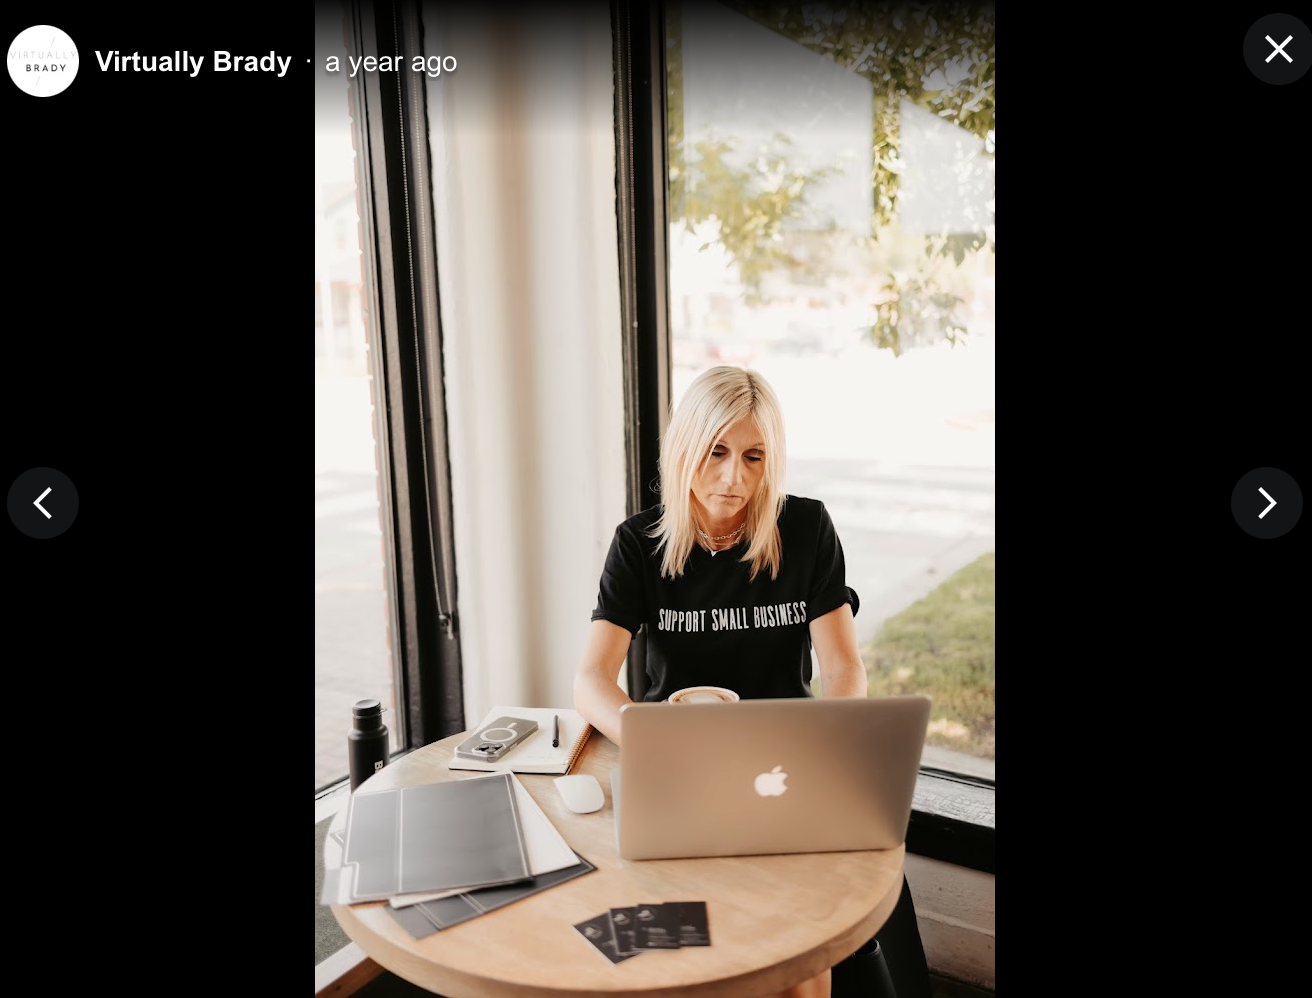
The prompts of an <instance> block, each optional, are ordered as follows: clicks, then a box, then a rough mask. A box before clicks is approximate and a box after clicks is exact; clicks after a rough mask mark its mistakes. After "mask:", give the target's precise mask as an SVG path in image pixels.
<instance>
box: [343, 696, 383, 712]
mask: <svg viewBox="0 0 1312 998" xmlns="http://www.w3.org/2000/svg"><path fill="white" fill-rule="evenodd" d="M386 709H387V708H386V707H384V706H383V705H382V704H381V703H379V702H378V701H377V700H375V699H373V698H372V697H370V698H368V699H365V700H357V701H355V703H354V704H352V705H351V713H352V714H353V715H354V716H355V717H377V716H379V715H380V714H382V712H383V711H385V710H386Z"/></svg>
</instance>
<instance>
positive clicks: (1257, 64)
mask: <svg viewBox="0 0 1312 998" xmlns="http://www.w3.org/2000/svg"><path fill="white" fill-rule="evenodd" d="M1244 65H1246V66H1247V67H1248V70H1249V72H1251V73H1252V74H1253V75H1254V76H1256V77H1257V78H1258V79H1259V80H1261V81H1262V82H1263V83H1269V84H1271V85H1272V86H1275V87H1280V86H1284V85H1285V84H1286V83H1297V82H1298V81H1299V80H1301V79H1302V78H1303V74H1304V73H1306V72H1307V71H1308V67H1309V66H1312V34H1309V32H1308V30H1307V25H1306V24H1304V23H1303V22H1302V21H1300V20H1299V19H1298V18H1296V17H1295V16H1294V15H1293V14H1267V15H1266V16H1265V17H1261V18H1258V19H1257V20H1256V21H1254V22H1253V26H1252V27H1251V28H1249V29H1248V33H1247V34H1246V35H1244Z"/></svg>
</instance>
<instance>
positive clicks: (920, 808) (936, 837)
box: [611, 0, 995, 873]
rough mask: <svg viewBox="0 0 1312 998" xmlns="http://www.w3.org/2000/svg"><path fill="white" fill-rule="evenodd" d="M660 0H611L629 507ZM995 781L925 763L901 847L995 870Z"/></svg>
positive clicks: (640, 441) (663, 225) (665, 222)
mask: <svg viewBox="0 0 1312 998" xmlns="http://www.w3.org/2000/svg"><path fill="white" fill-rule="evenodd" d="M665 23H666V22H665V4H664V3H662V2H659V0H658V2H655V3H644V4H634V3H627V2H623V0H612V2H611V28H612V32H613V38H614V49H615V164H616V176H615V186H616V214H617V216H618V229H619V259H620V302H621V306H620V307H621V315H622V320H623V340H624V349H623V362H624V405H625V442H626V445H627V460H628V478H627V486H628V488H627V498H628V512H629V514H630V515H632V514H634V513H636V512H638V511H640V510H642V509H645V508H646V507H647V506H650V505H652V503H653V502H655V501H656V495H655V493H654V492H652V491H651V486H652V485H653V484H654V483H655V482H656V480H657V470H656V469H657V464H656V462H657V456H658V454H659V452H660V437H661V432H662V430H663V429H664V423H665V415H666V413H668V412H669V403H670V349H669V344H670V330H669V323H668V315H669V256H668V244H667V233H668V232H669V184H668V181H667V178H668V177H669V170H668V155H669V139H668V128H667V124H666V107H665V82H666V80H665V72H666V67H665ZM645 650H646V634H645V632H643V631H639V633H638V634H637V635H636V636H635V637H634V640H633V644H632V645H631V647H630V654H629V659H628V673H627V677H628V683H629V695H630V696H631V697H633V698H634V699H639V698H641V696H642V694H643V693H644V692H646V689H647V685H648V684H647V677H646V671H645V666H646V655H645ZM994 794H995V788H994V784H993V781H992V780H981V779H974V778H972V777H968V776H964V775H961V774H957V773H950V772H946V771H942V770H933V769H929V768H926V767H922V768H921V772H920V778H919V779H918V780H917V784H916V796H915V801H914V803H913V807H912V812H911V822H910V825H909V827H908V829H907V844H906V847H907V852H909V853H914V854H916V855H919V856H925V857H928V858H931V859H937V860H941V861H943V862H947V863H953V864H955V865H957V866H964V867H968V868H970V869H973V870H980V871H982V872H985V873H993V872H994Z"/></svg>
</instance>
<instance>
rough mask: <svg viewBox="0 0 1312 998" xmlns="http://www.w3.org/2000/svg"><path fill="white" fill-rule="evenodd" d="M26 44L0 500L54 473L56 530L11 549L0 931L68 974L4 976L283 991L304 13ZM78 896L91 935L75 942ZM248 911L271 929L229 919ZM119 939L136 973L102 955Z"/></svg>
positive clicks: (10, 145) (304, 385)
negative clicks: (10, 895) (40, 92)
mask: <svg viewBox="0 0 1312 998" xmlns="http://www.w3.org/2000/svg"><path fill="white" fill-rule="evenodd" d="M293 14H294V15H295V16H293ZM43 23H44V24H53V25H55V26H56V27H59V28H60V29H62V30H63V31H65V32H67V33H68V35H69V36H70V37H71V38H72V40H73V42H74V44H75V45H76V46H77V49H78V54H79V69H78V74H77V77H76V79H75V80H74V81H73V83H72V84H71V86H70V87H69V88H68V89H67V90H65V91H64V92H63V93H61V94H59V95H56V96H53V97H48V98H39V99H38V98H34V97H30V96H28V95H27V94H24V93H22V92H21V91H19V90H18V89H17V88H16V87H15V86H13V84H12V82H11V81H10V80H9V79H7V78H6V79H4V80H2V81H0V91H2V92H3V97H2V98H0V102H2V103H0V107H3V117H4V121H5V127H6V142H5V158H6V159H7V161H8V162H7V166H8V169H7V170H6V175H7V178H8V183H7V184H6V192H7V195H8V196H7V197H6V198H5V210H4V222H3V224H4V229H5V241H6V249H7V252H6V254H5V258H6V263H7V266H6V270H7V273H6V275H5V276H6V281H5V284H6V288H7V291H8V294H7V299H8V300H7V303H6V308H5V310H4V313H5V314H4V320H5V321H4V328H5V333H6V335H5V339H4V342H5V350H4V355H3V371H4V379H3V383H4V392H3V414H4V448H3V453H4V483H5V488H6V490H7V489H8V487H9V485H10V484H11V483H12V482H13V481H14V479H15V478H17V477H18V475H19V474H21V473H22V472H23V471H25V470H27V469H29V468H32V467H38V466H48V467H53V468H57V469H59V470H60V471H62V472H63V473H64V474H65V475H67V476H68V477H69V478H70V479H72V481H73V482H74V483H75V485H76V487H77V489H78V493H79V500H80V508H79V513H78V518H77V521H76V522H75V523H74V524H73V526H72V527H71V528H70V529H69V530H68V531H67V532H66V533H65V534H63V535H62V536H60V537H58V538H55V539H52V540H46V541H36V540H33V539H31V538H29V537H26V536H24V535H22V534H20V533H19V532H18V531H17V530H16V529H14V528H13V526H12V524H10V523H6V524H5V525H4V530H3V535H4V541H3V548H2V549H0V551H2V557H3V565H4V572H5V614H4V619H5V637H6V646H7V647H6V649H5V654H4V656H3V660H4V662H5V669H4V671H5V676H6V679H7V684H6V691H7V692H8V693H9V694H10V703H11V706H13V707H14V708H15V709H14V713H12V714H11V715H10V716H11V719H13V720H14V721H15V722H16V725H17V726H18V727H21V729H22V735H21V738H20V739H19V741H18V743H17V744H16V743H12V742H11V747H14V748H15V749H16V751H15V753H14V755H13V756H11V758H10V765H9V766H8V767H7V769H8V770H9V774H10V781H9V790H10V792H11V793H12V794H14V795H15V797H14V799H15V800H23V801H24V802H25V807H24V813H25V814H30V815H33V816H39V818H38V817H34V818H33V821H34V822H35V824H33V825H28V824H24V826H23V827H22V828H21V829H15V828H11V829H10V830H11V832H16V833H17V834H19V835H20V837H22V838H23V840H24V841H26V842H28V843H29V848H27V849H25V852H24V857H23V859H22V861H21V862H19V863H16V864H15V865H14V866H13V867H12V868H11V869H12V872H13V874H14V878H15V879H14V891H15V895H16V896H21V897H23V898H24V911H25V914H24V916H23V917H24V918H25V919H27V920H29V925H30V927H31V930H32V932H33V933H34V936H39V935H41V930H40V928H39V927H40V926H46V927H47V928H52V927H54V926H56V925H61V926H64V929H59V930H57V931H59V932H60V933H61V937H65V938H67V937H68V936H71V937H72V939H73V940H75V941H74V945H76V946H77V948H78V950H79V956H80V958H79V959H77V960H68V959H62V958H61V959H59V960H56V961H53V962H43V963H40V964H33V963H30V962H29V963H28V964H27V965H28V967H29V968H30V969H31V970H32V972H35V973H37V974H38V975H41V974H44V975H46V977H45V978H40V980H42V981H43V984H42V985H41V986H39V987H36V986H34V990H36V989H39V990H43V991H44V990H67V989H74V988H77V987H78V984H79V983H80V984H83V985H84V987H83V988H82V989H83V990H88V991H90V990H93V989H94V990H100V989H102V988H103V987H104V986H105V982H106V981H110V982H114V984H115V985H117V986H120V987H123V986H126V987H128V988H129V990H135V991H141V992H143V993H150V992H152V991H155V990H159V992H160V993H176V992H177V991H178V990H182V991H188V990H195V989H196V987H197V985H198V984H200V982H203V981H207V980H208V979H209V978H208V974H209V971H208V970H206V969H204V968H205V967H207V966H208V967H211V968H214V967H219V966H222V967H223V968H224V969H223V971H222V973H223V974H224V975H225V976H228V975H232V976H233V977H235V976H237V975H239V976H240V977H241V979H243V980H247V981H250V982H251V987H252V990H255V991H262V990H264V989H265V985H266V984H267V985H268V990H278V991H283V990H286V989H287V988H288V987H290V982H280V983H277V984H274V983H273V981H274V978H275V977H281V976H283V975H285V974H286V973H287V969H286V968H287V963H288V961H287V960H286V958H285V955H276V956H274V959H273V960H272V963H273V965H274V966H273V967H272V968H270V969H269V970H268V971H267V972H264V973H257V972H256V970H257V965H265V964H267V963H268V962H269V961H268V957H269V956H270V955H272V954H274V953H275V952H276V951H277V950H279V949H281V948H283V947H281V946H275V944H274V942H273V940H274V939H276V938H279V937H281V938H283V939H285V938H287V937H289V936H292V935H294V933H292V932H291V926H290V919H286V920H281V919H280V918H279V914H278V913H279V911H281V910H282V909H281V906H280V905H279V904H277V903H273V902H274V900H275V899H279V898H283V897H285V896H286V895H288V894H290V892H291V865H290V863H289V862H288V859H289V855H288V854H290V852H291V842H290V834H289V829H290V825H291V818H292V816H293V815H292V812H293V808H292V806H291V805H292V801H293V797H292V795H291V794H290V793H289V792H288V788H289V787H290V786H291V781H290V779H288V778H287V774H286V772H285V770H286V769H287V768H288V766H289V765H290V763H291V760H293V759H295V758H301V759H302V761H303V758H304V755H305V754H308V747H305V748H302V746H308V744H309V741H308V738H307V737H305V736H306V735H307V734H308V730H309V723H308V721H309V710H308V707H309V704H310V702H311V699H312V695H313V692H312V689H311V685H312V679H311V677H312V671H311V664H312V663H311V654H310V651H309V647H308V645H307V644H306V643H305V642H304V641H293V640H292V639H293V637H294V636H296V635H297V634H299V633H301V632H304V633H308V630H307V629H306V627H307V625H306V622H307V621H308V619H309V613H310V599H309V593H308V591H304V590H303V589H302V588H296V587H293V585H292V582H293V579H294V578H295V577H296V576H297V575H301V576H305V573H306V572H307V571H308V568H309V564H310V559H311V558H312V557H313V550H312V542H311V537H312V534H311V531H310V524H309V521H308V518H304V517H298V516H296V515H295V511H296V509H297V508H298V506H303V505H305V503H304V502H301V503H297V502H295V501H294V500H295V499H296V497H297V496H298V495H305V494H306V493H305V490H304V489H300V488H298V486H297V482H298V481H300V480H302V479H304V478H305V477H306V476H305V474H304V472H305V471H308V469H309V464H310V454H311V450H310V442H311V437H310V432H311V419H312V394H311V388H310V379H309V365H308V360H309V344H308V341H307V340H306V337H302V336H294V335H293V332H294V330H295V329H296V328H298V324H299V327H304V326H305V324H306V323H305V316H304V313H305V309H306V307H308V305H302V304H300V303H301V302H302V301H304V302H307V303H308V300H309V299H308V295H302V294H301V293H299V292H297V293H294V288H295V286H296V285H297V284H299V281H294V280H293V278H295V277H296V275H297V274H298V273H299V274H302V275H303V277H302V278H301V280H304V278H305V277H308V276H309V271H310V254H311V243H312V226H311V221H310V211H309V208H310V200H309V192H306V191H305V190H304V188H305V187H306V186H307V185H308V183H309V179H310V177H309V174H310V170H311V168H312V167H311V162H312V161H311V155H312V152H311V149H312V147H311V143H310V127H309V109H310V106H311V102H312V89H313V88H312V75H311V73H312V70H313V66H312V65H311V64H309V63H307V59H309V58H311V55H312V44H311V38H312V36H311V33H310V14H309V11H308V10H304V11H302V10H299V9H296V10H293V11H292V12H290V13H289V12H287V11H286V10H284V9H283V8H282V7H280V6H279V5H265V6H263V7H261V8H259V9H258V12H257V11H256V10H254V9H252V8H250V7H231V8H229V7H224V6H221V5H206V6H197V7H195V8H171V9H170V10H168V12H167V13H153V12H147V11H143V10H138V9H134V8H124V7H121V6H119V7H103V6H102V7H100V8H95V7H88V6H86V5H77V6H72V5H67V6H66V5H61V4H55V5H43V6H41V7H40V8H39V10H38V9H37V8H34V7H29V8H28V9H27V10H23V9H22V7H21V6H20V7H19V8H13V7H11V8H10V9H9V10H8V12H7V16H6V17H5V21H4V24H3V26H2V27H0V33H2V34H3V35H4V38H5V41H6V43H8V42H9V41H10V40H11V39H13V38H14V37H15V36H16V35H17V34H18V33H19V32H20V31H22V30H23V29H25V28H27V27H30V26H31V25H33V24H43ZM114 49H117V50H119V51H120V52H123V53H126V54H131V53H132V52H133V51H140V52H141V53H142V54H143V55H144V54H157V55H164V54H171V53H172V52H174V51H175V50H188V51H190V52H191V53H192V54H204V55H205V56H206V60H205V65H204V69H203V70H202V72H201V74H200V75H199V76H198V77H196V78H194V79H193V78H190V77H189V76H187V75H186V74H185V73H171V74H161V73H133V72H102V71H101V70H100V68H99V65H98V63H97V60H96V56H95V53H96V51H97V50H99V51H101V52H105V51H108V50H114ZM217 49H226V50H228V51H230V52H232V53H234V54H238V55H246V54H250V55H262V54H267V53H268V52H269V51H271V50H272V51H276V52H277V53H278V54H279V55H283V56H292V62H291V65H290V68H289V71H288V73H287V75H286V76H284V77H283V78H282V79H278V78H277V77H276V75H275V74H272V73H269V74H263V73H259V74H245V73H215V72H213V53H214V51H215V50H217ZM298 192H299V193H300V194H301V196H298ZM293 304H296V308H295V309H293V307H292V306H293ZM303 341H305V342H304V343H303ZM297 469H302V473H301V474H299V475H298V474H296V471H297ZM306 577H308V576H306ZM302 592H304V595H303V596H302V597H300V598H299V599H298V593H302ZM298 607H301V608H303V616H300V619H299V620H298V616H299V615H298V609H297V608H298ZM298 719H303V720H301V721H300V722H299V723H298ZM280 774H281V775H280ZM34 798H37V799H39V801H40V802H39V803H37V801H36V800H34ZM298 827H301V825H298ZM298 838H299V837H298ZM298 852H302V853H303V845H302V846H301V847H298ZM106 863H108V865H109V866H112V867H113V869H114V871H115V872H113V873H110V872H109V869H108V867H107V866H106ZM238 871H240V872H238ZM298 874H299V870H298ZM296 879H297V883H298V886H299V885H303V880H304V878H303V875H298V877H297V878H296ZM61 884H62V885H63V888H61V889H60V890H59V891H58V892H56V893H58V894H59V895H60V896H58V897H56V896H53V895H52V894H51V890H52V888H54V887H55V885H61ZM64 889H67V890H68V891H69V894H65V893H64ZM300 893H301V894H302V895H303V893H304V891H303V886H302V889H301V890H300ZM70 894H71V895H72V896H71V897H70ZM92 894H94V895H95V896H97V897H100V898H104V899H108V898H109V897H113V898H114V899H115V900H114V905H113V906H114V908H115V911H114V913H113V914H112V915H111V916H109V917H103V916H97V917H94V918H92V917H87V918H86V919H84V920H82V921H80V922H78V928H76V929H74V928H73V921H70V919H73V917H74V916H73V915H72V912H73V911H76V910H81V905H80V904H79V903H78V902H77V901H76V900H74V899H75V898H85V897H87V896H89V895H92ZM262 904H263V905H267V906H268V908H269V911H268V914H267V917H266V918H263V919H254V920H252V919H249V918H247V917H245V915H244V914H243V913H245V912H248V911H251V910H253V909H256V908H258V907H260V906H261V905H262ZM193 905H194V907H192V906H193ZM182 907H187V908H189V909H190V910H191V911H193V913H194V917H187V918H182V917H180V916H178V914H177V913H178V912H179V911H180V910H181V908H182ZM65 929H67V930H68V931H67V933H65ZM139 932H146V933H148V934H149V935H150V936H151V938H152V940H153V941H152V943H151V945H150V947H149V949H150V956H149V958H148V959H145V960H137V959H128V960H125V959H124V957H125V956H126V955H127V954H128V953H130V952H132V951H133V949H134V946H133V945H132V944H131V943H130V942H129V941H128V940H129V938H130V939H134V940H137V941H139V940H140V937H139V936H138V935H137V933H139ZM257 981H259V982H262V983H256V982H257ZM284 985H286V987H284Z"/></svg>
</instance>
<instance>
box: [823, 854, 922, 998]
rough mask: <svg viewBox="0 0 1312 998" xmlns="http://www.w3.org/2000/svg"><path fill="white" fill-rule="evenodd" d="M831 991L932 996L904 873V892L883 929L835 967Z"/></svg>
mask: <svg viewBox="0 0 1312 998" xmlns="http://www.w3.org/2000/svg"><path fill="white" fill-rule="evenodd" d="M890 986H891V988H892V991H891V993H890ZM830 994H831V995H832V998H929V967H928V966H927V965H926V964H925V947H924V945H923V944H922V943H921V941H920V928H919V926H917V925H916V908H915V905H914V903H913V902H912V900H911V888H910V887H908V886H907V878H906V876H905V875H904V876H903V877H902V893H901V894H900V895H898V899H897V904H896V905H895V906H894V908H893V913H892V914H891V915H889V916H888V921H887V922H885V923H884V926H883V928H881V929H880V930H879V931H878V932H877V933H875V936H874V938H873V939H871V940H870V941H869V942H867V943H866V944H865V945H864V946H862V947H861V948H860V949H859V950H857V951H856V952H855V953H853V954H852V955H851V956H849V957H848V958H847V959H846V960H844V961H843V962H842V963H840V964H838V965H837V966H835V967H834V969H833V984H832V990H831V992H830Z"/></svg>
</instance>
